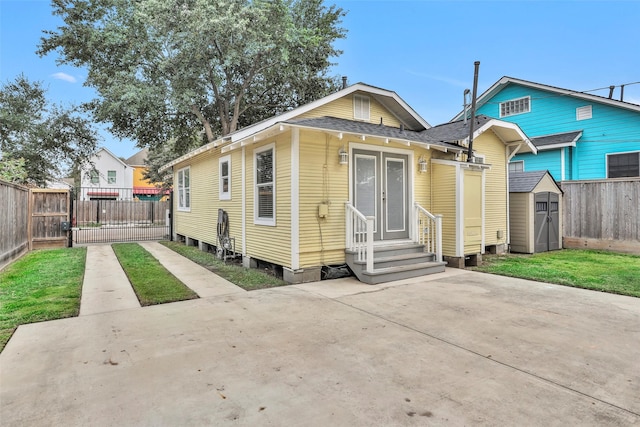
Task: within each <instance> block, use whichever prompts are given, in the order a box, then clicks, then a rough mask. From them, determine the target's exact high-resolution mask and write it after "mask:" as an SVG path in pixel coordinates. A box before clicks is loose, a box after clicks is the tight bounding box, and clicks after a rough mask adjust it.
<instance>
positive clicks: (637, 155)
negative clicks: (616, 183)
mask: <svg viewBox="0 0 640 427" xmlns="http://www.w3.org/2000/svg"><path fill="white" fill-rule="evenodd" d="M635 176H640V151H634V152H631V153H616V154H607V178H627V177H635Z"/></svg>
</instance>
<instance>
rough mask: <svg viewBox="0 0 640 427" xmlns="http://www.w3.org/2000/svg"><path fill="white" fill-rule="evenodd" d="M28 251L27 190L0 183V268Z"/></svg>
mask: <svg viewBox="0 0 640 427" xmlns="http://www.w3.org/2000/svg"><path fill="white" fill-rule="evenodd" d="M28 249H29V189H28V188H25V187H21V186H19V185H14V184H10V183H8V182H4V181H0V268H2V267H3V266H4V265H6V264H8V263H9V262H10V261H12V260H14V259H15V258H17V257H19V256H21V255H22V254H23V253H24V252H26V251H27V250H28Z"/></svg>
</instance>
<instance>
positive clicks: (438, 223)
mask: <svg viewBox="0 0 640 427" xmlns="http://www.w3.org/2000/svg"><path fill="white" fill-rule="evenodd" d="M413 220H414V221H415V223H414V225H415V226H414V230H413V232H414V236H413V241H414V242H417V243H419V244H421V245H424V246H425V248H426V250H427V252H431V253H434V254H435V255H436V261H438V262H442V215H433V214H432V213H431V212H429V211H428V210H426V209H425V208H423V207H422V206H420V205H419V204H418V203H416V204H415V206H414V215H413Z"/></svg>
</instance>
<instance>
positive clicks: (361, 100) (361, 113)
mask: <svg viewBox="0 0 640 427" xmlns="http://www.w3.org/2000/svg"><path fill="white" fill-rule="evenodd" d="M370 105H371V103H370V102H369V97H368V96H362V95H353V118H354V119H355V120H366V121H369V118H370V117H371V113H370V110H371V106H370Z"/></svg>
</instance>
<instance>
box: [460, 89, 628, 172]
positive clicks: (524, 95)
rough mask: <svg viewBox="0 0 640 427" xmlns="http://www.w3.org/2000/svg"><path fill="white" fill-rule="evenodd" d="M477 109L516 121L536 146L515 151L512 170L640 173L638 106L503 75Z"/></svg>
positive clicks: (479, 98)
mask: <svg viewBox="0 0 640 427" xmlns="http://www.w3.org/2000/svg"><path fill="white" fill-rule="evenodd" d="M467 114H468V111H467ZM476 114H479V115H480V114H481V115H486V116H489V117H494V118H497V119H500V120H504V121H508V122H512V123H517V124H518V125H519V126H520V128H521V129H522V130H523V131H524V133H525V134H526V135H527V136H528V137H529V138H530V140H531V142H532V143H533V144H534V145H535V146H536V148H537V149H538V154H537V155H535V154H531V153H523V154H516V155H515V156H513V157H512V158H511V160H510V163H509V170H510V171H538V170H549V172H550V173H551V174H552V175H553V177H554V178H555V179H556V181H564V180H585V179H603V178H621V177H636V176H640V105H636V104H631V103H628V102H623V101H618V100H615V99H612V98H606V97H602V96H597V95H591V94H588V93H584V92H576V91H572V90H568V89H562V88H558V87H554V86H547V85H543V84H540V83H533V82H530V81H526V80H519V79H515V78H512V77H503V78H501V79H500V80H499V81H498V82H496V83H495V84H494V85H493V86H491V87H490V88H489V89H488V90H487V91H485V92H484V93H483V94H482V95H480V96H479V97H478V99H477V102H476ZM462 117H463V113H460V114H458V116H456V117H455V118H454V119H453V120H459V119H461V118H462Z"/></svg>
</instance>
